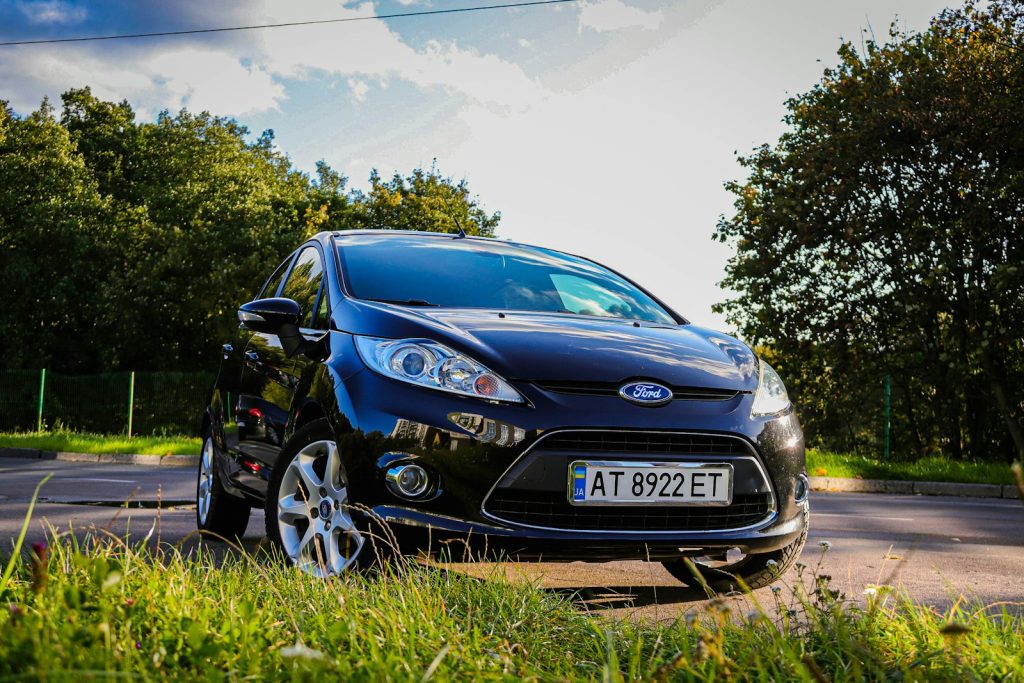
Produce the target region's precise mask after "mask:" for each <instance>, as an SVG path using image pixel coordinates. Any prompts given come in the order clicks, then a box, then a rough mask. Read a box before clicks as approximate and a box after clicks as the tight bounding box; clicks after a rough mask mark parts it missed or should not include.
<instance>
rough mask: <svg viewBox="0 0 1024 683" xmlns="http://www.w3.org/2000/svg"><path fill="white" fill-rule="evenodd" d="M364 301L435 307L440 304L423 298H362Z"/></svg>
mask: <svg viewBox="0 0 1024 683" xmlns="http://www.w3.org/2000/svg"><path fill="white" fill-rule="evenodd" d="M364 301H376V302H378V303H382V304H396V305H398V306H433V307H435V308H436V307H438V306H440V304H432V303H430V302H429V301H424V300H423V299H364Z"/></svg>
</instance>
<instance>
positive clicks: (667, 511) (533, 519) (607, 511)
mask: <svg viewBox="0 0 1024 683" xmlns="http://www.w3.org/2000/svg"><path fill="white" fill-rule="evenodd" d="M770 510H771V494H768V493H754V494H742V495H741V494H737V495H735V496H733V502H732V505H729V506H727V507H669V506H663V507H640V506H638V507H632V506H576V505H570V504H569V501H568V500H567V499H566V493H565V492H564V491H559V492H549V491H523V490H517V489H496V490H495V491H494V492H493V493H492V494H491V497H490V498H488V500H487V512H488V513H490V514H491V515H493V516H495V517H498V518H500V519H503V520H505V521H508V522H514V523H518V524H529V525H531V526H539V527H547V528H554V529H570V530H591V531H704V530H716V529H736V528H739V527H744V526H749V525H751V524H756V523H757V522H759V521H761V520H763V519H764V518H765V517H767V516H768V513H769V511H770Z"/></svg>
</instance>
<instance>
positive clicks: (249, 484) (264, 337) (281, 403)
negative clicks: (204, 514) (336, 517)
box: [238, 244, 323, 495]
mask: <svg viewBox="0 0 1024 683" xmlns="http://www.w3.org/2000/svg"><path fill="white" fill-rule="evenodd" d="M322 281H323V259H322V257H321V255H320V251H319V249H318V248H317V247H316V246H315V245H312V244H310V245H307V246H304V247H302V248H301V249H299V251H298V254H297V255H296V257H295V260H294V261H293V262H292V265H291V269H290V270H289V272H288V276H287V277H286V278H285V280H284V284H283V285H282V287H281V290H280V292H279V296H281V297H284V298H286V299H292V300H294V301H295V302H296V303H298V304H299V309H300V311H301V321H302V322H301V327H302V328H305V329H304V332H308V331H309V328H310V326H311V325H312V324H313V320H314V318H315V315H316V303H317V297H318V295H319V293H320V288H321V284H322ZM250 334H251V336H250V337H249V341H248V344H247V345H246V348H245V353H244V359H243V365H244V367H243V370H242V389H243V392H242V397H243V398H244V399H245V403H244V405H241V404H240V405H239V406H238V409H239V411H241V414H240V415H238V423H239V428H238V435H239V451H240V452H241V454H242V465H243V467H242V470H241V471H240V473H239V476H240V480H239V483H240V484H242V485H243V486H245V487H246V488H249V489H251V490H253V491H254V492H256V493H257V494H259V495H265V494H266V489H267V484H268V482H269V478H270V470H271V468H272V467H273V466H274V463H275V462H277V457H278V455H279V454H280V452H281V448H282V446H283V445H284V438H285V433H286V430H287V428H288V416H289V412H290V410H291V407H292V400H293V397H294V395H295V391H296V388H297V387H298V382H299V377H300V375H301V372H302V369H303V368H305V367H307V366H308V364H309V363H310V362H312V361H310V360H309V359H307V358H306V357H305V356H293V357H289V356H288V354H287V353H286V352H285V350H284V348H283V347H282V345H281V340H280V339H279V338H278V336H277V335H276V334H270V333H262V332H252V333H250ZM240 400H241V399H240Z"/></svg>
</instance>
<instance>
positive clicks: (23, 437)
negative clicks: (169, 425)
mask: <svg viewBox="0 0 1024 683" xmlns="http://www.w3.org/2000/svg"><path fill="white" fill-rule="evenodd" d="M0 448H36V449H39V450H43V451H66V452H70V453H135V454H138V455H197V454H198V453H199V451H200V449H201V448H202V444H201V443H200V441H199V439H198V438H197V437H190V436H133V437H131V438H128V437H127V436H124V435H120V436H109V435H103V434H90V433H88V432H3V433H0Z"/></svg>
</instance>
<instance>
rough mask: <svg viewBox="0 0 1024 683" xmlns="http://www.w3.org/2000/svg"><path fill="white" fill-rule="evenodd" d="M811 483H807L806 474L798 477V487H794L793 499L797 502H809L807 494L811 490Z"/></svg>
mask: <svg viewBox="0 0 1024 683" xmlns="http://www.w3.org/2000/svg"><path fill="white" fill-rule="evenodd" d="M810 488H811V486H810V482H808V481H807V475H806V474H800V475H797V478H796V486H795V487H793V497H794V498H795V499H796V502H798V503H802V502H804V501H805V500H807V492H808V491H809V490H810Z"/></svg>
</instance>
